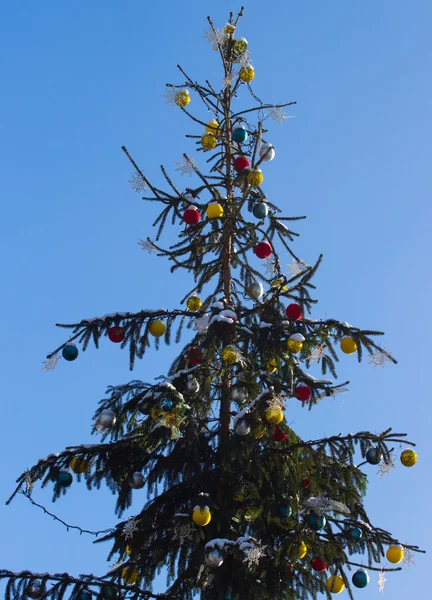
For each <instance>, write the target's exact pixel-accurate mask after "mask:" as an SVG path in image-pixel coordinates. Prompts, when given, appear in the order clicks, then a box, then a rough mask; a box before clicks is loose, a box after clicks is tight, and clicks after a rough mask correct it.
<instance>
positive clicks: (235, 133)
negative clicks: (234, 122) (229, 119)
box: [232, 127, 248, 144]
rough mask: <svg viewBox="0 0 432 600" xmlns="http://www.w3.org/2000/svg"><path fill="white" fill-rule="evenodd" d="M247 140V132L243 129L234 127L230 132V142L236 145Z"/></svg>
mask: <svg viewBox="0 0 432 600" xmlns="http://www.w3.org/2000/svg"><path fill="white" fill-rule="evenodd" d="M247 139H248V132H247V131H246V129H245V128H244V127H235V128H234V129H233V130H232V140H233V142H236V143H237V144H244V143H245V141H246V140H247Z"/></svg>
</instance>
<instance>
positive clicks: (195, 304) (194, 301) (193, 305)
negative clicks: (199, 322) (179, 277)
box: [186, 296, 202, 312]
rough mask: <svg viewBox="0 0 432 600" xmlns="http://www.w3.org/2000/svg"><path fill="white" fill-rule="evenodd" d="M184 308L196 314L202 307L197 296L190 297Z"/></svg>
mask: <svg viewBox="0 0 432 600" xmlns="http://www.w3.org/2000/svg"><path fill="white" fill-rule="evenodd" d="M186 306H187V307H188V309H189V310H190V311H191V312H197V311H199V309H200V308H201V306H202V300H201V298H199V297H198V296H191V297H190V298H188V301H187V302H186Z"/></svg>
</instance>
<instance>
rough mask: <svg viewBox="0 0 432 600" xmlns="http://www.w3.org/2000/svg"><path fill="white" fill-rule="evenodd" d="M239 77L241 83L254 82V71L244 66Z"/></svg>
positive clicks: (251, 67) (249, 66)
mask: <svg viewBox="0 0 432 600" xmlns="http://www.w3.org/2000/svg"><path fill="white" fill-rule="evenodd" d="M239 77H240V79H241V81H244V82H245V83H250V82H251V81H253V80H254V77H255V69H254V68H253V66H252V65H245V66H244V67H242V68H241V69H240V73H239Z"/></svg>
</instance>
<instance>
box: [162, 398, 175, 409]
mask: <svg viewBox="0 0 432 600" xmlns="http://www.w3.org/2000/svg"><path fill="white" fill-rule="evenodd" d="M159 406H160V409H161V411H162V412H171V411H172V409H173V406H174V404H173V401H172V400H168V398H165V399H164V400H162V401H161V402H160V405H159Z"/></svg>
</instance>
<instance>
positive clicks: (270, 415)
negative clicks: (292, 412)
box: [264, 408, 284, 425]
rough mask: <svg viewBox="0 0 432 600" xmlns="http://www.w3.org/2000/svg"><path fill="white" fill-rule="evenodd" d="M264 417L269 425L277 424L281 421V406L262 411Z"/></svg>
mask: <svg viewBox="0 0 432 600" xmlns="http://www.w3.org/2000/svg"><path fill="white" fill-rule="evenodd" d="M264 418H265V420H266V421H267V423H270V425H279V423H281V422H282V421H283V418H284V413H283V410H282V408H268V409H267V410H266V411H265V413H264Z"/></svg>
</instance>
